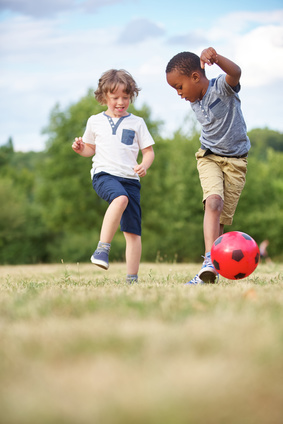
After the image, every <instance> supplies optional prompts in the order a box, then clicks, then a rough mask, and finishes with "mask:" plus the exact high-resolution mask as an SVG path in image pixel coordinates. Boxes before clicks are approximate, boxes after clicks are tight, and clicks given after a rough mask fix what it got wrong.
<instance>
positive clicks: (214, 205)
mask: <svg viewBox="0 0 283 424" xmlns="http://www.w3.org/2000/svg"><path fill="white" fill-rule="evenodd" d="M205 209H209V210H210V211H211V212H221V211H222V209H223V199H222V198H221V197H220V196H219V195H218V194H212V195H210V196H208V197H207V199H206V200H205Z"/></svg>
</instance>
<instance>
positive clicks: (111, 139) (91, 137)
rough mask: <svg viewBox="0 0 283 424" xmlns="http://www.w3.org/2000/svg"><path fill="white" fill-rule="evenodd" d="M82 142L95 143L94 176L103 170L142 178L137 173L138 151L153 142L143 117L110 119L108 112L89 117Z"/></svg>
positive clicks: (122, 175)
mask: <svg viewBox="0 0 283 424" xmlns="http://www.w3.org/2000/svg"><path fill="white" fill-rule="evenodd" d="M83 141H84V143H87V144H93V145H95V146H96V151H95V155H94V156H93V158H92V169H91V178H93V175H94V174H97V173H98V172H102V171H103V172H107V173H108V174H112V175H116V176H118V177H123V178H132V179H135V180H139V176H138V175H137V174H136V173H135V172H134V167H135V166H136V165H137V157H138V153H139V150H142V149H145V148H146V147H149V146H152V145H153V144H154V140H153V138H152V136H151V135H150V133H149V131H148V129H147V126H146V124H145V122H144V120H143V118H141V117H139V116H135V115H133V114H129V115H127V116H123V117H121V118H111V117H110V116H108V115H106V113H105V112H101V113H99V114H97V115H92V116H91V117H90V118H89V119H88V121H87V126H86V130H85V132H84V135H83Z"/></svg>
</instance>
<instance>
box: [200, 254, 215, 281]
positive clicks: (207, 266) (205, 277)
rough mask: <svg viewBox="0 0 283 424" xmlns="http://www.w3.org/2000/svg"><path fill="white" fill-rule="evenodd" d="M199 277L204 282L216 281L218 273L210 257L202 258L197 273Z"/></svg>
mask: <svg viewBox="0 0 283 424" xmlns="http://www.w3.org/2000/svg"><path fill="white" fill-rule="evenodd" d="M198 276H199V278H200V279H201V280H202V281H203V282H204V283H217V281H218V278H219V274H218V272H217V271H216V269H215V268H214V266H213V265H212V262H211V259H210V258H204V261H203V264H202V267H201V270H200V272H199V273H198Z"/></svg>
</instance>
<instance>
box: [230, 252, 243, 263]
mask: <svg viewBox="0 0 283 424" xmlns="http://www.w3.org/2000/svg"><path fill="white" fill-rule="evenodd" d="M244 256H245V255H244V254H243V251H242V250H241V249H238V250H233V252H232V259H233V260H234V261H237V262H240V260H241V259H243V257H244Z"/></svg>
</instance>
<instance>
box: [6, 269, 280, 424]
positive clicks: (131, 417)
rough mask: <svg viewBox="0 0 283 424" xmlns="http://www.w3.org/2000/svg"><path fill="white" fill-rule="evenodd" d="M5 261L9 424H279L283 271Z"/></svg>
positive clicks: (7, 412)
mask: <svg viewBox="0 0 283 424" xmlns="http://www.w3.org/2000/svg"><path fill="white" fill-rule="evenodd" d="M197 270H198V265H196V264H189V265H180V264H142V266H141V270H140V282H139V284H133V285H127V284H126V283H125V264H111V266H110V269H109V270H108V271H106V272H105V271H103V270H100V269H98V268H96V267H94V266H93V265H91V264H90V265H87V264H73V265H70V264H64V263H62V264H58V265H49V266H48V265H37V266H16V267H9V266H6V267H0V275H1V277H0V381H1V385H0V423H1V424H2V423H3V424H4V423H5V424H10V423H11V424H18V423H20V424H27V423H29V424H33V423H41V424H45V423H56V424H57V423H71V424H73V423H82V424H84V423H86V424H89V423H103V424H104V423H106V424H108V423H109V424H112V423H121V424H122V423H123V424H136V423H137V424H144V423H154V424H159V423H162V424H169V423H172V424H173V423H177V424H178V423H180V424H183V423H184V424H187V423H192V424H194V423H205V424H214V423H215V424H221V423H223V424H224V423H225V424H242V423H243V424H253V423H254V424H281V423H282V416H283V415H282V414H283V407H282V404H283V383H282V375H283V361H282V357H283V308H282V305H283V290H282V289H283V266H282V265H278V264H268V265H262V264H260V265H259V266H258V268H257V269H256V271H255V272H254V273H253V274H252V275H251V276H250V277H248V278H246V279H243V280H240V281H236V282H232V281H229V280H225V279H223V278H222V279H221V280H220V283H219V284H217V285H201V286H184V283H185V282H186V281H188V279H190V278H191V277H192V276H193V275H194V274H195V272H196V271H197Z"/></svg>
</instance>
